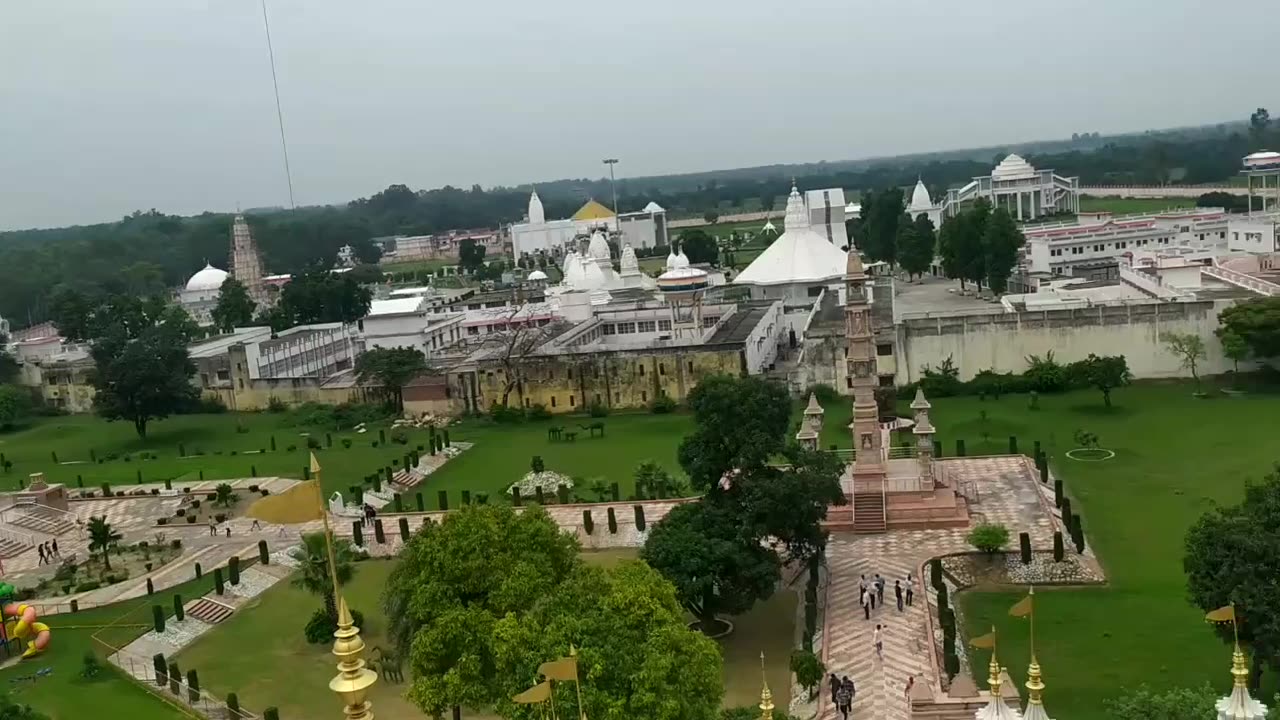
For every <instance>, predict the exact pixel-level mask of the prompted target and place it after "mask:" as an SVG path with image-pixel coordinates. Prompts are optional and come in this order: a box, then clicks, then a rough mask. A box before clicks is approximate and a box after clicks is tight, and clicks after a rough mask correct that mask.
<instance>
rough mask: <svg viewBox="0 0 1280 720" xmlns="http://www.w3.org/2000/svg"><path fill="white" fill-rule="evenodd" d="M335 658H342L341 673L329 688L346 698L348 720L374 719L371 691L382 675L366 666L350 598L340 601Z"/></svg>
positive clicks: (339, 667) (343, 699)
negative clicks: (370, 699)
mask: <svg viewBox="0 0 1280 720" xmlns="http://www.w3.org/2000/svg"><path fill="white" fill-rule="evenodd" d="M333 637H334V641H333V656H334V657H336V658H338V674H337V676H335V677H334V678H333V679H332V680H330V681H329V689H330V690H332V691H333V692H335V693H337V694H338V697H340V698H342V702H343V705H345V707H343V709H342V712H343V714H344V715H345V716H346V718H347V720H373V703H370V702H369V700H368V699H367V698H368V696H369V690H370V689H371V688H372V687H373V685H374V683H376V682H378V674H377V673H375V672H374V671H372V670H370V669H369V668H367V667H365V662H364V640H362V639H361V638H360V628H358V627H356V624H355V621H354V620H353V619H352V618H351V611H350V610H349V609H348V608H347V599H346V598H343V597H339V598H338V629H337V630H336V631H334V633H333Z"/></svg>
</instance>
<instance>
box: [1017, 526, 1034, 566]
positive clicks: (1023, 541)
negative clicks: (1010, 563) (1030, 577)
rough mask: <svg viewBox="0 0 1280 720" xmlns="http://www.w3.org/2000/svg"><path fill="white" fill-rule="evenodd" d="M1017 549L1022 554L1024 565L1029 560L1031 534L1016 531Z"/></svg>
mask: <svg viewBox="0 0 1280 720" xmlns="http://www.w3.org/2000/svg"><path fill="white" fill-rule="evenodd" d="M1018 551H1019V553H1021V555H1022V564H1023V565H1026V564H1027V563H1030V562H1031V535H1030V534H1028V533H1018Z"/></svg>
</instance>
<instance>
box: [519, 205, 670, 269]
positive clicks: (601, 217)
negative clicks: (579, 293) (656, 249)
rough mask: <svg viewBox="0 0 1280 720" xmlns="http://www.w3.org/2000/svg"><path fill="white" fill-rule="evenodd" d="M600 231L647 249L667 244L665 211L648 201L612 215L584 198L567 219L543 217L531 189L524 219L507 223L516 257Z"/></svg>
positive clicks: (568, 244) (559, 246) (561, 246)
mask: <svg viewBox="0 0 1280 720" xmlns="http://www.w3.org/2000/svg"><path fill="white" fill-rule="evenodd" d="M597 230H604V231H606V232H608V233H610V234H611V235H616V234H619V233H621V235H622V242H623V244H629V245H631V246H632V247H642V248H649V247H653V246H655V245H665V244H667V242H668V240H667V211H666V209H664V208H663V207H662V206H661V205H659V204H657V203H655V202H650V203H649V204H648V205H646V206H645V207H644V209H643V210H640V211H639V212H633V213H622V215H620V216H619V215H615V214H614V212H613V210H610V209H609V208H607V207H605V206H604V205H601V204H600V203H598V202H596V201H595V200H588V201H587V202H586V203H585V204H584V205H583V206H582V207H580V208H578V211H577V212H575V213H574V214H573V217H571V218H569V219H567V220H547V216H546V211H545V210H544V209H543V207H542V199H541V198H539V197H538V192H537V191H536V190H535V191H534V192H533V193H531V194H530V195H529V211H528V215H527V216H526V219H525V222H522V223H515V224H513V225H512V226H511V248H512V251H513V252H514V253H515V256H516V259H517V260H519V259H520V258H521V257H522V256H524V255H526V254H529V253H536V252H539V251H541V252H546V253H551V252H556V251H560V250H563V249H565V248H568V247H571V246H572V245H573V244H574V241H575V239H576V238H578V237H580V236H583V235H589V234H592V233H594V232H595V231H597Z"/></svg>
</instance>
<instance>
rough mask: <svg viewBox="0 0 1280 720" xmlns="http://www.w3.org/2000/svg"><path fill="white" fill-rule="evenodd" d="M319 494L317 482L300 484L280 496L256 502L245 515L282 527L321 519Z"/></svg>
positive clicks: (270, 496) (268, 497) (269, 496)
mask: <svg viewBox="0 0 1280 720" xmlns="http://www.w3.org/2000/svg"><path fill="white" fill-rule="evenodd" d="M318 492H319V488H318V487H317V483H316V481H315V480H310V481H308V482H303V483H298V484H297V485H294V486H293V487H291V488H289V489H288V490H285V491H284V492H282V493H280V494H278V495H268V496H267V497H264V498H259V499H258V500H256V501H254V502H253V503H252V504H251V505H250V506H249V507H248V509H247V510H246V511H245V515H247V516H248V517H251V518H256V519H258V520H263V521H266V522H269V523H276V524H280V525H293V524H296V523H304V522H310V521H312V520H316V519H318V518H319V517H320V515H319V513H320V510H319V509H318V508H317V507H316V503H317V500H316V494H317V493H318Z"/></svg>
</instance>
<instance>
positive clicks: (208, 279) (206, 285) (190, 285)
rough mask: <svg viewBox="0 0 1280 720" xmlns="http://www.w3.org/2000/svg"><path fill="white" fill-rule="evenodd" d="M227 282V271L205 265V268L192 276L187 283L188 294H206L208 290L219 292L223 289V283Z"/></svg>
mask: <svg viewBox="0 0 1280 720" xmlns="http://www.w3.org/2000/svg"><path fill="white" fill-rule="evenodd" d="M226 280H227V271H226V270H219V269H218V268H216V267H214V266H212V265H209V264H208V263H206V264H205V266H204V268H203V269H201V270H200V271H199V272H197V273H196V274H195V275H192V276H191V279H190V280H188V281H187V292H204V291H207V290H218V289H221V288H222V283H224V282H226Z"/></svg>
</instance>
